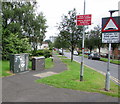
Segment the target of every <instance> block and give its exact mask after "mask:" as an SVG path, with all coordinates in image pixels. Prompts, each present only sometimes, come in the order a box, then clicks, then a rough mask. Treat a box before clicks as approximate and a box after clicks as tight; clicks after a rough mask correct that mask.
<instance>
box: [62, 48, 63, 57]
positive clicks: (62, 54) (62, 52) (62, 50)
mask: <svg viewBox="0 0 120 104" xmlns="http://www.w3.org/2000/svg"><path fill="white" fill-rule="evenodd" d="M62 56H63V48H62Z"/></svg>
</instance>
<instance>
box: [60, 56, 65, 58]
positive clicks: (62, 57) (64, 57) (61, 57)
mask: <svg viewBox="0 0 120 104" xmlns="http://www.w3.org/2000/svg"><path fill="white" fill-rule="evenodd" d="M58 57H59V58H67V57H66V56H58Z"/></svg>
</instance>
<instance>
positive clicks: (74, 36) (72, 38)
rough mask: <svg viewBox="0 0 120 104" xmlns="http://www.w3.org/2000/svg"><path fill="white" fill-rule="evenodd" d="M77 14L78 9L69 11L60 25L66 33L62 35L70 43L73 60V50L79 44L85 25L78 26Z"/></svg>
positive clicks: (60, 28)
mask: <svg viewBox="0 0 120 104" xmlns="http://www.w3.org/2000/svg"><path fill="white" fill-rule="evenodd" d="M76 14H77V12H76V9H73V10H71V11H69V12H68V15H64V16H63V18H62V22H61V23H60V26H59V30H60V31H62V32H64V34H61V36H62V37H63V39H64V40H66V41H67V42H68V44H69V47H70V48H69V49H70V51H71V61H73V51H74V49H75V47H76V46H77V43H78V42H79V40H80V38H81V35H82V31H83V26H79V27H78V26H76V22H75V20H76Z"/></svg>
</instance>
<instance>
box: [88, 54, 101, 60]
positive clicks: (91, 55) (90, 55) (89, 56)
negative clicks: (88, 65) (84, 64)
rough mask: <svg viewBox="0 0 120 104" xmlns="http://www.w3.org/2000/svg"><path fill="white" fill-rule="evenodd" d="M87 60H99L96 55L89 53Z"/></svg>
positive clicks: (98, 56)
mask: <svg viewBox="0 0 120 104" xmlns="http://www.w3.org/2000/svg"><path fill="white" fill-rule="evenodd" d="M88 59H92V60H93V59H97V60H100V55H99V54H98V53H91V54H89V55H88Z"/></svg>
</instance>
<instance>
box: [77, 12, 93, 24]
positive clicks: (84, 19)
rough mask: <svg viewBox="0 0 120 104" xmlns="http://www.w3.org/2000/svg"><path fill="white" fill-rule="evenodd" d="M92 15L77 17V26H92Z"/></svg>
mask: <svg viewBox="0 0 120 104" xmlns="http://www.w3.org/2000/svg"><path fill="white" fill-rule="evenodd" d="M91 17H92V15H91V14H87V15H77V16H76V25H77V26H84V25H91Z"/></svg>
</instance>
